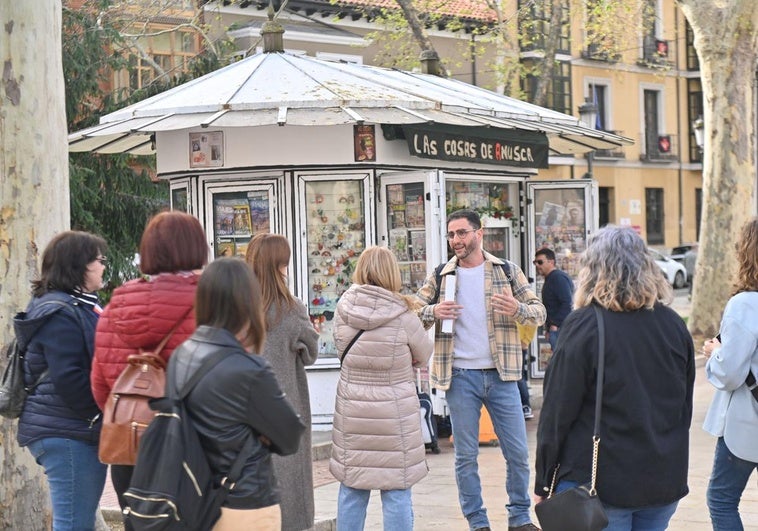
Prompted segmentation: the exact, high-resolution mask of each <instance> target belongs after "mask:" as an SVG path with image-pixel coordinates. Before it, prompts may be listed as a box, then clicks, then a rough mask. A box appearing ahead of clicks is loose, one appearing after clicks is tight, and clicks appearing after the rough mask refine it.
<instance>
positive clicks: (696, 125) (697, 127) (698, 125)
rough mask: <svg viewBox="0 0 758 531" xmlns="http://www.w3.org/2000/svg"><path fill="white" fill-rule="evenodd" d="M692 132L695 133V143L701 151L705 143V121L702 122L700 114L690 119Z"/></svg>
mask: <svg viewBox="0 0 758 531" xmlns="http://www.w3.org/2000/svg"><path fill="white" fill-rule="evenodd" d="M692 132H693V133H695V144H697V148H698V149H699V150H700V153H702V152H703V146H704V145H705V122H703V117H702V116H698V117H697V118H695V119H694V120H693V121H692Z"/></svg>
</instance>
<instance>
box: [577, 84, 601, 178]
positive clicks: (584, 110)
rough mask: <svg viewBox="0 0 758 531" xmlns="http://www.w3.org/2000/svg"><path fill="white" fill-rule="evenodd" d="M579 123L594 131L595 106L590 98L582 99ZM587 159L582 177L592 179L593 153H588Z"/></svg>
mask: <svg viewBox="0 0 758 531" xmlns="http://www.w3.org/2000/svg"><path fill="white" fill-rule="evenodd" d="M579 121H580V122H582V125H584V126H585V127H586V128H588V129H595V124H596V123H597V104H596V103H595V102H594V101H592V100H591V99H590V98H584V103H582V104H581V105H580V106H579ZM586 157H587V173H585V174H584V175H583V176H582V177H583V178H585V179H592V161H593V159H594V157H595V152H594V151H589V152H587V154H586Z"/></svg>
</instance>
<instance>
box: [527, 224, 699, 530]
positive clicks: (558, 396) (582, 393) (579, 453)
mask: <svg viewBox="0 0 758 531" xmlns="http://www.w3.org/2000/svg"><path fill="white" fill-rule="evenodd" d="M671 300H672V292H671V287H670V286H669V285H668V283H667V282H666V279H665V278H664V277H663V274H662V272H661V270H660V268H659V267H658V265H657V264H656V263H655V261H654V260H653V257H652V256H650V254H649V253H648V252H647V248H646V246H645V243H644V241H643V240H642V238H640V236H639V235H638V234H637V233H636V232H635V231H634V230H633V229H631V228H626V227H606V228H603V229H600V230H599V231H598V232H596V233H595V235H594V236H593V237H592V238H591V239H590V241H589V245H588V247H587V250H586V251H585V253H584V255H583V257H582V269H581V271H580V273H579V278H578V284H577V287H576V293H575V296H574V307H575V308H576V309H575V310H574V311H573V312H572V313H571V314H570V315H569V316H568V317H567V318H566V320H565V321H564V322H563V328H562V329H561V335H560V336H559V338H558V344H557V345H556V350H555V353H554V355H553V358H552V360H551V361H550V365H549V366H548V368H547V371H546V373H545V382H544V405H543V408H542V413H541V416H540V423H539V428H538V432H537V470H536V481H535V495H536V497H537V498H538V499H542V498H544V497H545V496H546V495H547V493H548V490H549V488H550V485H551V481H552V480H553V474H554V472H555V471H556V470H557V474H556V475H555V477H556V484H557V485H556V488H555V491H556V492H560V491H563V490H566V489H568V488H571V487H574V486H577V485H581V484H586V483H589V481H590V476H591V465H592V460H591V459H590V456H591V455H592V436H593V425H594V419H595V391H596V389H595V386H596V382H597V367H598V326H599V325H598V320H597V318H596V316H595V311H594V309H593V306H597V307H599V308H600V311H601V312H602V313H603V318H604V323H605V324H604V331H605V337H606V343H605V371H604V382H603V400H602V413H601V424H600V452H599V457H598V466H597V493H598V496H599V497H600V499H601V501H602V502H603V505H604V507H605V511H606V514H607V516H608V520H609V524H608V527H607V528H606V529H609V530H613V531H617V530H619V531H620V530H625V531H630V530H641V529H644V530H646V531H655V530H659V529H660V530H663V529H666V528H667V526H668V522H669V520H670V518H671V516H672V515H673V514H674V512H675V511H676V507H677V504H678V502H679V500H680V499H681V498H683V497H684V496H685V495H686V494H687V492H688V487H687V466H688V457H689V454H688V448H689V429H690V421H691V417H692V388H693V384H694V381H695V361H694V358H695V353H694V348H693V345H692V338H691V337H690V334H689V332H688V331H687V328H686V326H685V324H684V322H683V321H682V319H681V318H680V317H679V315H677V314H676V312H674V311H673V310H672V309H671V308H669V307H668V306H667V304H668V303H670V301H671Z"/></svg>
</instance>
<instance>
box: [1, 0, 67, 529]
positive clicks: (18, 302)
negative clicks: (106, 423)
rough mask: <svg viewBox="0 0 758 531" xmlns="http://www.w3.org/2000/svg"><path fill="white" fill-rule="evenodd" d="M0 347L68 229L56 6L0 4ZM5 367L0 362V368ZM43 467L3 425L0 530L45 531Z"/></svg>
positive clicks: (50, 2)
mask: <svg viewBox="0 0 758 531" xmlns="http://www.w3.org/2000/svg"><path fill="white" fill-rule="evenodd" d="M0 21H2V29H1V30H0V31H1V32H2V34H1V35H0V57H1V58H2V63H3V71H2V80H0V161H1V162H2V169H0V344H2V345H6V344H7V343H8V341H9V340H10V338H11V333H12V316H13V315H14V313H15V312H16V311H18V310H19V309H23V308H24V307H25V305H26V304H27V303H28V301H29V297H30V284H29V282H30V280H31V279H32V278H33V277H34V276H35V274H36V273H37V263H38V259H39V254H40V252H41V251H42V249H43V248H44V246H45V245H46V244H47V242H48V241H49V240H50V238H51V237H52V236H53V234H54V233H56V232H59V231H61V230H65V229H67V228H68V225H69V187H68V147H67V143H66V116H65V106H64V89H63V67H62V57H61V5H60V1H59V0H37V1H34V2H18V1H17V2H7V1H3V2H0ZM0 363H1V364H2V365H4V361H3V362H0ZM49 526H50V503H49V496H48V490H47V481H46V480H45V476H44V473H43V471H42V468H41V467H39V466H37V464H36V463H35V462H34V459H32V457H31V455H30V454H29V452H28V451H27V450H26V449H23V448H19V446H18V444H17V443H16V422H15V421H9V420H5V419H3V420H2V422H0V529H25V530H37V529H39V530H43V529H48V528H49Z"/></svg>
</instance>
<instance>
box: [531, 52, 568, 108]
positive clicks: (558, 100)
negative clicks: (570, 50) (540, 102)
mask: <svg viewBox="0 0 758 531" xmlns="http://www.w3.org/2000/svg"><path fill="white" fill-rule="evenodd" d="M531 61H532V60H531V59H524V60H522V62H523V63H524V66H525V68H526V69H527V70H529V69H530V67H531ZM536 89H537V77H536V76H534V75H531V74H528V75H527V76H526V78H525V79H524V81H523V90H524V92H525V93H526V95H527V101H529V102H530V103H533V102H534V91H535V90H536ZM544 107H547V108H548V109H552V110H554V111H558V112H562V113H565V114H571V63H569V62H568V61H558V62H556V63H555V66H554V67H553V82H552V83H551V84H550V86H549V87H548V89H547V101H546V102H545V104H544Z"/></svg>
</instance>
